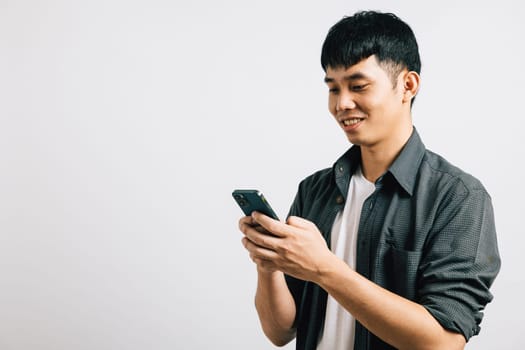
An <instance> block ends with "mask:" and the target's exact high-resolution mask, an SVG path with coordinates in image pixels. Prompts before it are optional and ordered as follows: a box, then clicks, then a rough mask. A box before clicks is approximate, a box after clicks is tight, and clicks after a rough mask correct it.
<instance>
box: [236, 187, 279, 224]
mask: <svg viewBox="0 0 525 350" xmlns="http://www.w3.org/2000/svg"><path fill="white" fill-rule="evenodd" d="M232 196H233V199H235V201H236V202H237V204H239V207H241V209H242V211H243V213H244V214H245V215H246V216H250V215H251V214H252V212H254V211H258V212H260V213H263V214H265V215H268V216H269V217H271V218H273V219H275V220H279V218H278V217H277V215H276V214H275V212H274V211H273V209H272V207H271V206H270V204H269V203H268V201H267V200H266V198H264V195H263V194H262V193H261V191H258V190H235V191H233V192H232Z"/></svg>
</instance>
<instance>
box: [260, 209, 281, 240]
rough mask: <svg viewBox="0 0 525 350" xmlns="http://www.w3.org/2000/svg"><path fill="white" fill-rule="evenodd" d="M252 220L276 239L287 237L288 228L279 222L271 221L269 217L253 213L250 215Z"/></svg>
mask: <svg viewBox="0 0 525 350" xmlns="http://www.w3.org/2000/svg"><path fill="white" fill-rule="evenodd" d="M252 218H253V220H254V222H256V223H258V224H259V225H261V226H262V227H264V228H265V229H266V230H268V231H269V232H270V233H272V234H273V235H275V236H277V237H286V236H288V226H287V225H286V224H285V223H283V222H280V221H279V220H275V219H272V218H271V217H269V216H267V215H264V214H262V213H259V212H257V211H254V212H253V213H252Z"/></svg>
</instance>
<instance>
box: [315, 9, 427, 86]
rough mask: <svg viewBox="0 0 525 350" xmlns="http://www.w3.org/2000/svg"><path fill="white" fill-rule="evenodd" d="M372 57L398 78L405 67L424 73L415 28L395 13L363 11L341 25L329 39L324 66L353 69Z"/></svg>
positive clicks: (322, 59)
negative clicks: (363, 60) (357, 64)
mask: <svg viewBox="0 0 525 350" xmlns="http://www.w3.org/2000/svg"><path fill="white" fill-rule="evenodd" d="M372 55H375V56H376V57H377V60H378V63H379V64H380V65H382V67H383V68H384V69H385V70H386V71H387V72H388V73H389V74H390V77H391V79H392V82H393V84H394V87H395V83H396V78H397V76H398V75H399V73H400V72H401V70H403V69H404V68H406V69H408V70H409V71H414V72H416V73H418V74H419V73H420V71H421V60H420V58H419V49H418V45H417V41H416V37H415V35H414V32H413V31H412V29H411V28H410V27H409V26H408V24H406V23H405V22H403V21H402V20H401V19H399V17H397V16H396V15H394V14H393V13H381V12H378V11H360V12H357V13H355V14H354V15H353V16H349V17H344V18H343V19H341V20H340V21H339V22H337V23H336V24H335V25H334V26H333V27H332V28H330V31H329V32H328V35H327V36H326V39H325V41H324V44H323V48H322V52H321V65H322V67H323V69H324V71H325V72H326V69H327V68H328V67H332V68H338V67H344V68H349V67H350V66H352V65H354V64H356V63H358V62H359V61H361V60H362V59H365V58H368V57H370V56H372Z"/></svg>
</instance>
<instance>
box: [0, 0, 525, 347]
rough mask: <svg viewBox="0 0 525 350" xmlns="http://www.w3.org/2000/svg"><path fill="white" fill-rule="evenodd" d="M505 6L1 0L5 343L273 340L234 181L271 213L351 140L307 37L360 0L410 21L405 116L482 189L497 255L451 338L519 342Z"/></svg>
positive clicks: (312, 38) (510, 62)
mask: <svg viewBox="0 0 525 350" xmlns="http://www.w3.org/2000/svg"><path fill="white" fill-rule="evenodd" d="M522 8H523V6H522V4H521V2H520V1H517V0H516V1H511V0H500V1H491V2H486V4H485V2H479V1H471V2H468V1H439V2H423V1H412V2H409V1H397V2H396V5H393V4H391V2H389V1H322V2H321V1H282V0H280V1H277V0H265V1H241V0H237V1H235V0H230V1H211V0H206V1H189V0H188V1H167V0H149V1H145V0H132V1H124V0H122V1H119V0H106V1H101V0H96V1H65V0H62V1H60V0H56V1H30V0H25V1H24V0H19V1H9V0H0V349H2V350H19V349H24V350H25V349H39V350H47V349H49V350H51V349H52V350H57V349H99V350H101V349H104V350H105V349H209V348H214V349H271V348H272V346H271V345H270V344H269V342H268V341H267V340H266V339H265V337H264V336H263V334H262V332H261V330H260V328H259V324H258V320H257V317H256V314H255V310H254V307H253V294H254V290H255V270H254V266H253V264H252V263H251V261H250V260H249V258H248V256H247V254H246V252H245V251H244V249H243V247H242V245H241V243H240V239H241V234H240V233H239V232H238V230H237V220H238V218H239V217H240V214H241V212H240V210H239V208H238V207H236V205H235V203H234V201H233V200H232V198H231V191H232V190H233V189H234V188H258V189H261V190H262V191H263V192H265V194H266V196H267V197H268V199H269V200H270V202H271V203H272V205H273V206H274V209H276V211H277V212H278V213H279V215H280V216H282V217H284V216H285V215H286V212H287V210H288V207H289V205H290V203H291V201H292V199H293V197H294V195H295V191H296V188H297V184H298V182H299V181H300V180H301V179H302V178H304V177H306V176H307V175H309V174H310V173H312V172H313V171H314V170H317V169H320V168H324V167H328V166H331V164H332V163H333V161H335V159H336V158H337V157H339V155H340V154H342V153H343V152H344V151H345V150H346V148H347V147H348V146H349V145H348V143H347V141H346V139H345V136H344V135H343V133H342V132H341V131H340V130H339V127H338V126H337V125H336V123H335V122H334V121H333V120H332V119H331V116H330V115H329V113H328V111H327V108H326V105H327V89H326V87H325V86H324V84H323V82H322V79H323V71H322V69H321V67H320V64H319V56H320V49H321V45H322V41H323V39H324V37H325V35H326V33H327V31H328V29H329V27H330V26H331V25H332V24H334V23H335V22H336V21H338V20H339V19H340V18H342V16H344V15H348V14H352V13H353V12H354V11H356V10H359V9H380V10H383V11H394V12H395V13H397V14H398V15H399V16H400V17H401V18H402V19H404V20H406V21H407V22H408V23H409V24H410V25H411V27H412V28H413V30H414V32H415V33H416V36H417V38H418V41H419V44H420V50H421V56H422V61H423V70H422V88H421V91H420V94H419V96H418V98H417V101H416V103H415V105H414V109H413V112H414V123H415V125H416V127H417V128H418V130H419V132H420V134H421V136H422V138H423V140H424V142H425V144H426V146H427V147H428V148H430V149H432V150H433V151H435V152H437V153H440V154H441V155H443V156H445V157H446V158H447V159H449V160H450V161H452V162H453V163H455V164H456V165H458V166H460V167H461V168H463V169H464V170H466V171H467V172H470V173H472V174H474V175H475V176H476V177H478V178H479V179H480V180H481V181H482V182H483V183H484V185H485V186H486V188H487V189H488V191H489V193H490V194H491V195H492V198H493V203H494V207H495V213H496V223H497V228H498V235H499V247H500V252H501V255H502V258H503V266H502V270H501V273H500V275H499V277H498V279H497V280H496V283H495V284H494V286H493V293H494V295H495V299H494V301H493V302H492V303H491V304H489V305H488V307H487V309H486V313H485V319H484V321H483V322H482V325H481V326H482V331H481V334H480V335H479V336H478V337H475V338H473V339H472V340H471V342H470V343H469V345H468V346H467V348H468V349H487V350H488V349H523V347H524V346H525V340H524V339H523V336H522V334H521V333H522V331H523V325H524V323H525V320H524V311H525V310H524V307H523V295H524V293H525V274H524V273H523V267H524V264H523V245H524V244H525V239H524V233H525V232H524V229H523V217H524V214H523V212H524V205H523V198H524V197H525V191H524V189H523V187H524V186H523V169H524V166H523V160H524V159H525V154H524V153H525V152H524V150H525V149H524V140H523V139H524V136H523V127H524V122H523V118H524V117H525V116H524V113H523V101H524V96H525V90H524V83H523V82H524V80H525V74H524V69H523V62H525V54H524V48H523V42H524V41H523V37H524V35H525V27H524V24H523V23H524V21H523V11H522ZM293 347H294V345H293V343H292V344H290V345H289V346H287V347H286V348H289V349H292V348H293Z"/></svg>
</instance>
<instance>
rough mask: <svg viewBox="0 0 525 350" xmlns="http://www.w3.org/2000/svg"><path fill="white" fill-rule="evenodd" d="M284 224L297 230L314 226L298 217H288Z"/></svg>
mask: <svg viewBox="0 0 525 350" xmlns="http://www.w3.org/2000/svg"><path fill="white" fill-rule="evenodd" d="M286 223H287V224H288V225H290V226H292V227H297V228H299V229H308V228H311V227H312V226H315V224H314V223H313V222H311V221H310V220H306V219H303V218H301V217H299V216H289V217H288V219H286Z"/></svg>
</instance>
